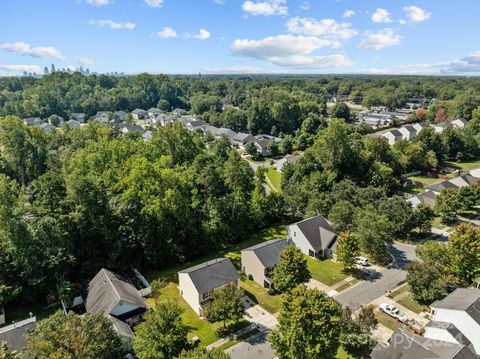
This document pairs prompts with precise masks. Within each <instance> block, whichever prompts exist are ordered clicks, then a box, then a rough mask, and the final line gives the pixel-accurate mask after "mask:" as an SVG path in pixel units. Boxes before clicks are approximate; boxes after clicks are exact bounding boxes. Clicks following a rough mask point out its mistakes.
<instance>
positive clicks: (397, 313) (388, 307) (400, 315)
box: [380, 303, 407, 323]
mask: <svg viewBox="0 0 480 359" xmlns="http://www.w3.org/2000/svg"><path fill="white" fill-rule="evenodd" d="M380 309H381V311H382V312H384V313H386V314H388V315H389V316H391V317H393V318H395V319H397V320H398V321H400V322H402V323H405V321H406V320H407V316H406V315H405V313H404V312H402V311H401V310H400V309H398V308H397V307H396V306H394V305H393V304H387V303H382V304H380Z"/></svg>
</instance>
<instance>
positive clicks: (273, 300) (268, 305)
mask: <svg viewBox="0 0 480 359" xmlns="http://www.w3.org/2000/svg"><path fill="white" fill-rule="evenodd" d="M240 286H241V287H242V288H243V289H244V290H245V292H246V294H247V295H248V296H249V298H250V299H252V300H253V301H254V302H257V303H258V304H260V306H261V307H262V308H263V309H265V310H266V311H267V312H269V313H271V314H274V313H276V312H278V311H279V310H280V307H281V304H282V296H281V295H270V294H268V292H267V290H266V289H265V288H262V287H261V286H260V285H259V284H258V283H256V282H254V281H253V280H249V279H244V280H242V281H241V282H240Z"/></svg>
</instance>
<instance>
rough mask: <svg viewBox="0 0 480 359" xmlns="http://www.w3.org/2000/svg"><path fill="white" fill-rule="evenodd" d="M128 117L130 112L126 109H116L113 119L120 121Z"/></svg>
mask: <svg viewBox="0 0 480 359" xmlns="http://www.w3.org/2000/svg"><path fill="white" fill-rule="evenodd" d="M127 118H128V114H127V113H126V112H125V111H115V112H114V113H113V119H114V120H116V121H119V122H123V121H125V120H126V119H127Z"/></svg>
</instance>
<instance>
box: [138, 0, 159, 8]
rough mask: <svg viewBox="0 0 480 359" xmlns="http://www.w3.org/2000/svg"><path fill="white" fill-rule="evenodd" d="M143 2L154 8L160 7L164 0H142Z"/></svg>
mask: <svg viewBox="0 0 480 359" xmlns="http://www.w3.org/2000/svg"><path fill="white" fill-rule="evenodd" d="M143 1H144V2H145V4H147V5H148V6H150V7H154V8H157V9H158V8H161V7H162V5H163V1H164V0H143Z"/></svg>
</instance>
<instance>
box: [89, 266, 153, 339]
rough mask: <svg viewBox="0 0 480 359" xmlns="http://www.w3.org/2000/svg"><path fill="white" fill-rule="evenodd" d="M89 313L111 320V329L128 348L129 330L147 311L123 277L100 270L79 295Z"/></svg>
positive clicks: (134, 289) (130, 284)
mask: <svg viewBox="0 0 480 359" xmlns="http://www.w3.org/2000/svg"><path fill="white" fill-rule="evenodd" d="M82 297H83V301H84V303H85V308H86V310H87V312H88V313H90V314H102V315H103V316H105V317H106V318H108V319H110V320H111V321H112V324H113V327H114V329H115V330H116V331H117V333H118V334H119V335H120V337H121V338H122V341H123V342H124V343H125V344H126V345H128V342H129V341H130V339H131V338H132V337H133V335H134V334H133V331H132V328H133V327H134V326H135V325H136V324H137V323H139V322H140V321H141V320H142V318H143V316H144V314H145V313H146V312H147V311H148V306H147V302H146V301H145V299H144V298H143V297H142V295H141V294H140V292H139V291H138V290H137V289H136V288H135V286H134V285H133V284H132V282H131V281H130V280H129V279H128V278H127V277H125V276H122V275H119V274H117V273H114V272H111V271H109V270H107V269H105V268H102V269H101V270H100V271H99V272H98V273H97V275H96V276H95V277H94V278H93V279H92V280H91V281H90V283H89V284H88V288H87V289H86V291H85V292H84V293H83V294H82Z"/></svg>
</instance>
